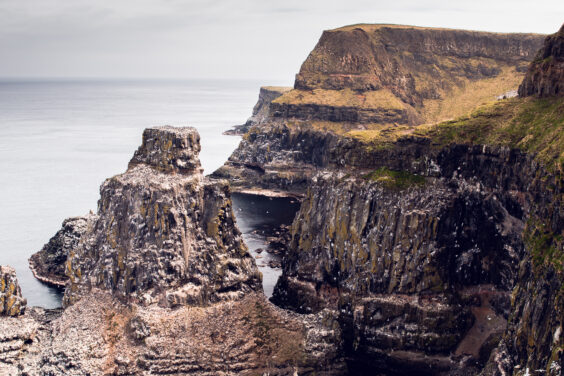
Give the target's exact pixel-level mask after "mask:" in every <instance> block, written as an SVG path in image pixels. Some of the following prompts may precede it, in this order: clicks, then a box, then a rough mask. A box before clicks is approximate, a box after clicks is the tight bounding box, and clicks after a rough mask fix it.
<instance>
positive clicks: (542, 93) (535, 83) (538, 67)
mask: <svg viewBox="0 0 564 376" xmlns="http://www.w3.org/2000/svg"><path fill="white" fill-rule="evenodd" d="M519 95H520V96H523V97H524V96H528V95H534V96H537V97H548V96H555V95H559V96H562V95H564V25H562V27H561V28H560V31H558V32H557V33H556V34H554V35H551V36H549V37H548V38H546V40H545V41H544V46H543V47H542V49H541V50H540V51H539V52H538V53H537V56H536V57H535V60H534V61H533V63H532V64H531V65H530V67H529V70H528V71H527V75H526V76H525V79H524V80H523V83H522V84H521V86H519Z"/></svg>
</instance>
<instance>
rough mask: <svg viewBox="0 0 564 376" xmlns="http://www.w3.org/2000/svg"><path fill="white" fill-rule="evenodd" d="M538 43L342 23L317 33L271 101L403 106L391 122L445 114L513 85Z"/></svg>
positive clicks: (520, 37) (530, 37) (524, 37)
mask: <svg viewBox="0 0 564 376" xmlns="http://www.w3.org/2000/svg"><path fill="white" fill-rule="evenodd" d="M542 42H543V36H541V35H538V34H504V33H487V32H477V31H476V32H474V31H466V30H454V29H443V28H426V27H417V26H406V25H389V24H375V25H369V24H359V25H350V26H344V27H342V28H338V29H334V30H330V31H327V32H324V33H323V35H322V36H321V38H320V40H319V42H318V43H317V45H316V46H315V48H314V49H313V50H312V51H311V53H310V54H309V56H308V57H307V59H306V60H305V62H304V63H303V64H302V66H301V68H300V72H299V73H298V74H297V76H296V81H295V84H294V88H295V89H294V90H292V91H289V92H287V93H285V94H284V95H283V96H281V97H280V98H278V99H277V100H276V101H275V102H274V103H279V104H280V103H286V104H291V105H302V104H303V105H306V104H318V105H325V106H335V107H349V108H358V109H359V111H361V110H365V109H378V110H379V109H390V110H403V111H404V113H405V114H408V115H406V116H403V117H401V118H400V119H397V120H395V121H399V122H400V123H401V124H396V125H409V126H415V125H420V124H427V123H436V122H439V121H445V120H449V119H453V118H456V117H458V116H461V115H463V114H466V113H468V112H470V111H472V110H473V109H475V108H476V107H477V106H480V105H483V104H486V103H491V102H493V101H495V100H496V97H497V96H501V95H503V94H505V93H506V92H509V91H513V90H516V89H517V88H518V86H519V84H520V82H521V81H522V79H523V77H524V75H525V71H526V69H527V66H528V65H529V63H530V62H531V61H532V60H533V58H534V57H535V54H536V53H537V51H538V49H539V48H540V47H541V45H542ZM293 113H294V114H296V113H297V112H296V111H294V112H293ZM294 116H297V117H299V114H298V115H294ZM383 121H388V118H385V117H383ZM360 125H361V126H359V128H366V127H364V126H362V125H363V124H360Z"/></svg>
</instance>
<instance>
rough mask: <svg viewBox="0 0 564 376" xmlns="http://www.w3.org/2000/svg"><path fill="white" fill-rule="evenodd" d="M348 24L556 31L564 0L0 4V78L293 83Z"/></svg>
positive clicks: (19, 0)
mask: <svg viewBox="0 0 564 376" xmlns="http://www.w3.org/2000/svg"><path fill="white" fill-rule="evenodd" d="M354 23H396V24H409V25H419V26H440V27H450V28H461V29H472V30H485V31H499V32H537V33H553V32H556V31H557V30H558V29H559V27H560V26H561V25H562V23H564V1H563V0H468V1H455V0H451V1H448V0H443V1H440V0H345V1H331V0H284V1H271V0H0V77H5V78H6V77H7V78H15V77H44V78H48V77H69V78H73V77H81V78H90V77H94V78H95V77H99V78H198V77H201V78H234V79H248V78H256V79H260V80H264V81H270V82H273V83H275V82H278V83H286V84H291V83H292V82H293V78H294V75H295V73H297V71H298V69H299V67H300V65H301V63H302V62H303V60H304V59H305V58H306V56H307V54H308V53H309V51H310V50H311V49H312V48H313V47H314V46H315V43H316V42H317V40H318V38H319V36H320V35H321V32H322V30H324V29H331V28H335V27H339V26H343V25H348V24H354Z"/></svg>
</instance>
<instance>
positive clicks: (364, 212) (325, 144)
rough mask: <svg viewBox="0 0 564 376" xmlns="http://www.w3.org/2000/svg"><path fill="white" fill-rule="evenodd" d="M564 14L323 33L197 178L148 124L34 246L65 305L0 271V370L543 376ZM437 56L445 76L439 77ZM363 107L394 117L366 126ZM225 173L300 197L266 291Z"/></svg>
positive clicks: (272, 237)
mask: <svg viewBox="0 0 564 376" xmlns="http://www.w3.org/2000/svg"><path fill="white" fill-rule="evenodd" d="M563 30H564V26H563V28H562V29H561V30H560V32H558V33H556V34H555V35H553V36H549V37H548V38H546V40H545V42H544V47H543V48H542V49H541V51H540V52H538V53H537V55H536V57H534V56H533V55H534V53H535V52H536V50H537V49H538V47H540V41H541V39H542V38H541V37H540V36H538V35H526V34H515V35H508V34H492V33H472V32H466V31H452V30H443V29H425V28H412V27H404V26H392V25H357V26H354V27H345V28H340V29H336V30H332V31H329V32H325V33H324V34H323V36H322V38H321V40H320V42H319V43H318V46H316V48H315V49H314V51H313V52H312V54H311V55H310V56H309V57H308V59H307V60H306V62H305V63H304V65H303V66H302V69H301V70H300V73H299V74H298V76H297V77H296V83H295V88H294V89H291V90H290V89H287V88H262V89H261V93H260V95H259V103H257V106H255V109H254V110H253V117H252V118H251V119H249V121H248V122H247V124H246V125H248V129H246V128H245V129H243V128H238V129H239V130H238V131H240V132H242V131H245V132H246V133H245V134H244V135H243V139H242V142H241V144H240V146H239V147H238V149H237V150H236V151H235V152H234V153H233V155H232V156H231V157H230V158H229V161H227V163H226V164H225V165H224V166H223V167H222V168H220V169H219V170H218V171H216V172H215V173H214V174H212V176H211V177H204V176H203V175H202V171H201V167H200V162H199V158H198V154H199V151H200V143H199V135H198V133H197V132H196V130H195V129H193V128H190V127H185V128H174V127H155V128H148V129H146V130H145V132H144V133H143V143H142V145H141V146H140V147H139V149H138V150H137V151H136V152H135V154H134V156H133V158H132V159H131V161H130V163H129V165H128V168H127V171H126V172H124V173H123V174H120V175H117V176H114V177H112V178H109V179H107V180H106V181H105V182H104V183H103V184H102V186H101V188H100V196H101V197H100V200H99V203H98V210H97V213H96V214H92V213H91V214H89V215H87V216H85V217H76V218H70V219H68V220H65V221H64V222H63V226H62V229H61V230H60V231H59V232H57V234H55V236H53V238H51V239H50V240H49V242H48V243H47V244H46V245H45V246H44V247H43V249H42V250H41V251H39V252H38V253H36V254H35V255H33V256H32V257H31V259H30V267H31V268H32V271H33V273H34V275H36V276H37V277H38V278H39V279H40V280H41V279H42V280H44V281H46V282H48V283H51V284H56V285H58V286H61V285H62V284H64V286H65V295H64V300H63V303H64V307H65V308H64V309H61V310H45V309H41V308H36V307H32V308H29V307H27V308H26V302H25V299H24V298H23V297H22V296H21V291H20V289H19V287H18V285H17V280H16V278H15V272H14V271H13V269H11V268H8V267H2V268H1V269H0V282H1V283H0V287H1V288H0V302H1V304H0V308H2V311H0V314H2V315H3V316H7V317H2V318H0V370H1V371H2V372H4V373H6V374H10V375H12V374H13V375H54V376H56V375H66V374H72V375H106V374H113V375H150V374H160V375H167V374H169V375H173V374H174V375H177V374H182V375H226V376H227V375H233V374H238V375H292V376H293V375H311V376H313V375H326V376H329V375H374V374H376V375H442V376H447V375H449V376H463V375H483V376H486V375H496V376H502V375H514V376H529V375H531V374H533V372H536V373H538V374H543V375H549V376H560V375H561V373H562V363H563V361H564V336H563V335H562V327H563V325H564V293H563V291H564V290H563V289H562V286H564V273H563V270H564V256H563V255H564V241H562V239H563V236H564V214H563V211H562V210H561V209H562V199H563V197H564V179H563V175H562V166H563V165H562V158H561V155H560V154H561V150H562V144H560V143H559V142H560V141H559V140H560V134H561V132H562V126H563V124H564V118H563V117H562V114H563V113H564V102H563V100H562V99H563V97H562V94H563V92H562V91H561V90H560V89H559V88H560V87H561V85H562V79H563V78H562V75H561V73H562V72H561V69H560V68H561V65H562V61H564V60H563V59H564V49H562V48H560V47H561V46H562V41H563V40H564V34H563V33H564V31H563ZM404 41H408V42H409V43H407V42H406V43H403V42H404ZM417 41H418V42H417ZM445 45H448V46H450V47H449V48H445ZM394 46H395V47H394ZM391 47H394V48H391ZM376 52H378V53H376ZM384 57H385V58H384ZM394 57H395V60H394ZM379 59H382V60H379ZM426 59H427V60H429V59H431V60H432V61H434V62H435V65H436V66H437V72H435V73H436V76H433V77H434V81H430V84H429V85H430V86H428V87H425V88H423V87H421V86H419V85H420V82H421V79H429V77H431V76H429V75H430V74H431V73H430V72H429V71H428V69H427V68H426V67H425V66H424V64H423V63H422V62H424V61H427V60H426ZM391 60H394V61H395V68H394V69H392V68H393V67H391V66H388V65H387V64H386V61H391ZM531 61H532V63H531V64H530V66H529V68H528V70H527V72H524V69H522V68H523V66H524V64H528V63H529V62H531ZM320 62H323V64H320ZM343 62H344V63H343ZM320 67H321V68H320ZM509 71H510V72H512V73H511V74H513V75H517V76H518V77H519V78H522V80H523V81H522V85H521V87H520V89H519V94H520V96H519V97H518V98H512V99H503V100H500V101H498V102H495V101H494V102H492V103H491V104H490V106H489V107H483V108H481V109H479V110H478V111H475V112H474V113H472V114H470V115H465V116H464V117H461V118H457V119H455V120H450V121H446V122H439V123H434V124H433V125H421V126H419V125H420V124H421V123H420V122H421V121H422V120H421V119H423V118H425V117H426V116H431V115H429V114H430V112H429V111H430V110H429V109H430V108H433V105H432V104H430V103H434V102H429V101H434V100H438V101H443V102H441V103H447V101H448V100H449V98H448V97H447V96H448V95H449V93H450V94H451V96H456V95H455V94H456V93H458V92H457V90H461V89H460V87H458V85H459V84H460V85H461V86H464V87H466V86H467V85H470V83H475V82H477V81H480V80H482V79H487V80H495V79H496V77H499V76H503V74H505V73H504V72H506V73H507V72H509ZM445 72H448V75H449V76H448V77H450V78H452V77H456V79H455V80H452V81H449V82H448V85H447V84H445V85H443V86H441V85H439V84H438V81H440V80H441V79H444V78H445V77H446V73H445ZM435 73H434V74H435ZM488 82H489V81H488ZM512 82H513V81H512ZM461 83H462V84H461ZM451 84H452V85H451ZM449 85H450V86H449ZM449 90H450V91H449ZM506 91H507V90H506V89H505V88H504V91H503V92H506ZM351 93H352V94H351ZM498 94H499V93H498ZM359 97H362V98H363V101H362V103H360V102H358V98H359ZM374 98H377V99H378V102H377V103H376V102H374V103H372V102H371V100H373V99H374ZM539 98H540V99H539ZM308 101H310V102H308ZM312 101H313V102H312ZM315 101H317V102H315ZM398 101H400V102H401V103H400V102H398ZM314 102H315V103H314ZM375 103H376V104H375ZM371 106H372V107H371ZM398 106H399V107H398ZM400 107H401V108H400ZM281 109H284V110H281ZM290 109H291V111H290ZM373 110H374V111H376V110H377V111H387V113H391V112H390V111H392V110H394V111H395V110H398V111H400V112H402V111H403V112H402V113H404V114H407V115H405V118H401V119H400V118H398V119H395V120H393V121H392V124H390V123H389V121H388V120H389V119H388V118H387V119H388V120H386V119H383V118H380V117H379V118H370V123H371V124H368V123H367V122H368V120H366V118H365V117H363V116H361V115H362V114H366V113H369V112H370V111H373ZM392 112H393V111H392ZM394 113H396V112H394ZM337 115H338V116H337ZM345 115H346V116H345ZM451 115H452V116H455V115H456V114H455V113H454V112H453V113H452V114H451ZM320 121H322V123H320ZM550 132H552V133H550ZM225 179H228V180H225ZM232 189H233V191H248V192H254V193H261V194H264V195H268V194H270V195H276V196H273V197H277V196H278V195H287V196H290V197H299V199H300V200H301V204H300V209H299V211H298V213H297V214H296V217H295V219H294V221H293V223H292V225H291V226H282V227H279V228H268V229H264V230H260V229H259V230H258V231H259V232H260V231H262V232H261V233H260V235H261V236H264V237H266V239H267V241H268V243H269V246H268V247H267V248H266V249H263V251H264V252H272V253H275V254H277V255H278V256H280V257H281V265H280V266H281V267H282V275H281V277H280V278H279V280H278V282H277V284H276V287H275V291H274V294H273V297H272V298H271V301H269V300H267V298H266V297H265V295H264V293H263V288H262V284H261V282H262V275H261V273H260V272H259V270H258V268H257V264H256V261H255V259H254V257H253V256H252V255H251V253H250V252H249V250H248V248H247V246H246V245H245V243H244V241H243V238H242V234H241V231H240V230H239V228H238V227H237V224H236V220H235V216H234V209H233V202H232V197H231V190H232ZM259 253H260V252H259ZM274 266H278V265H274ZM0 373H1V372H0Z"/></svg>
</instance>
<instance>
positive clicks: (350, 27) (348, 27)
mask: <svg viewBox="0 0 564 376" xmlns="http://www.w3.org/2000/svg"><path fill="white" fill-rule="evenodd" d="M384 28H388V29H414V30H450V31H461V32H476V33H487V34H493V35H519V34H520V35H543V34H538V33H500V32H492V31H479V30H463V29H450V28H445V27H431V26H415V25H398V24H367V23H359V24H352V25H346V26H341V27H338V28H335V29H330V30H327V31H329V32H331V31H352V30H355V29H361V30H364V31H366V32H373V31H377V30H380V29H384Z"/></svg>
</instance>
